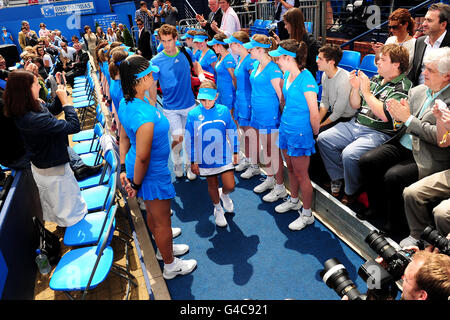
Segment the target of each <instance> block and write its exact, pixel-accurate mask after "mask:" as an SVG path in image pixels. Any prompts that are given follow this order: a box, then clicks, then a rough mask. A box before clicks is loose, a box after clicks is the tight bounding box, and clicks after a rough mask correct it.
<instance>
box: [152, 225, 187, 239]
mask: <svg viewBox="0 0 450 320" xmlns="http://www.w3.org/2000/svg"><path fill="white" fill-rule="evenodd" d="M180 234H181V228H176V227H175V228H172V238H176V237H178V236H179V235H180ZM152 238H153V240H155V237H154V236H153V235H152Z"/></svg>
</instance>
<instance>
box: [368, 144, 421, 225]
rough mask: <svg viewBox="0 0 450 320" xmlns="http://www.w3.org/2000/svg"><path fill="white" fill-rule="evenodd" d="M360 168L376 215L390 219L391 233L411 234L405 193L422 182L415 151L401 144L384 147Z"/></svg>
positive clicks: (387, 223)
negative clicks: (405, 204)
mask: <svg viewBox="0 0 450 320" xmlns="http://www.w3.org/2000/svg"><path fill="white" fill-rule="evenodd" d="M359 167H360V169H361V177H362V181H363V185H364V187H365V190H366V191H367V196H368V199H369V206H370V210H371V212H372V214H375V215H377V216H379V217H385V218H386V228H387V229H388V231H392V232H393V233H401V232H402V231H407V226H408V224H407V221H406V216H405V209H404V204H403V195H402V194H403V189H404V188H406V187H407V186H409V185H411V184H412V183H414V182H416V181H417V180H418V179H419V172H418V168H417V164H416V162H415V161H414V157H413V154H412V151H411V150H409V149H407V148H405V147H403V145H401V144H400V143H399V142H398V141H397V142H395V143H393V144H383V145H381V146H379V147H377V148H375V149H373V150H370V151H368V152H366V153H365V154H364V155H363V156H362V157H361V158H360V159H359ZM405 228H406V230H405Z"/></svg>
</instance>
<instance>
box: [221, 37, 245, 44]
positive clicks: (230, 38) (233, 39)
mask: <svg viewBox="0 0 450 320" xmlns="http://www.w3.org/2000/svg"><path fill="white" fill-rule="evenodd" d="M224 41H225V42H226V43H227V44H230V43H239V44H241V45H244V43H243V42H242V41H240V40H238V39H236V38H235V37H233V36H231V37H229V38H227V39H225V40H224Z"/></svg>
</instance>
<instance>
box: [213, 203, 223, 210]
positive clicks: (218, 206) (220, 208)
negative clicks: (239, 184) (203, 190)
mask: <svg viewBox="0 0 450 320" xmlns="http://www.w3.org/2000/svg"><path fill="white" fill-rule="evenodd" d="M214 208H215V209H217V210H222V205H221V204H220V201H219V203H218V204H214Z"/></svg>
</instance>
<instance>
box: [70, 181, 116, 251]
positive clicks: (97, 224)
mask: <svg viewBox="0 0 450 320" xmlns="http://www.w3.org/2000/svg"><path fill="white" fill-rule="evenodd" d="M111 178H112V179H114V180H116V177H115V176H114V177H111ZM115 195H116V188H115V182H114V184H113V188H111V190H110V191H109V195H108V198H107V200H106V204H105V208H104V210H102V211H97V212H92V213H88V214H86V215H85V216H84V218H83V219H81V220H80V221H79V222H77V223H76V224H74V225H73V226H70V227H67V228H66V232H65V233H64V240H63V241H64V244H65V245H66V246H82V245H89V244H94V243H97V241H98V239H99V237H100V234H101V232H102V230H103V229H104V227H105V225H106V224H107V220H108V219H109V218H110V216H111V214H112V208H113V207H114V206H113V205H114V202H115ZM113 226H114V228H115V221H114V222H113Z"/></svg>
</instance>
